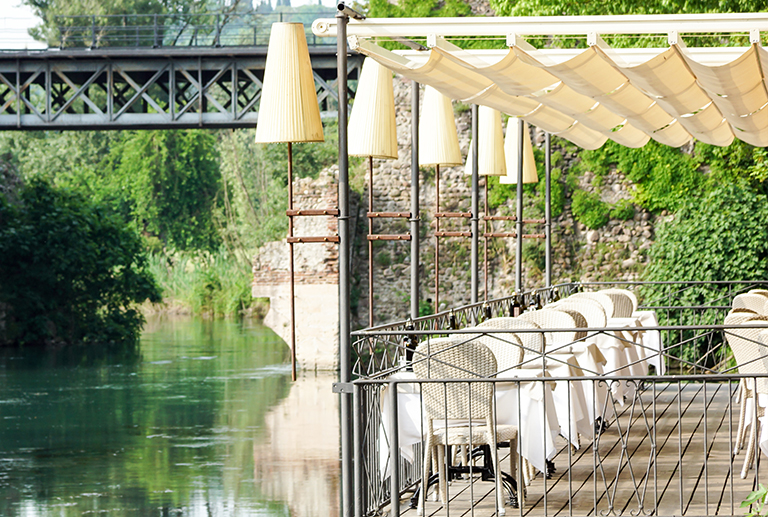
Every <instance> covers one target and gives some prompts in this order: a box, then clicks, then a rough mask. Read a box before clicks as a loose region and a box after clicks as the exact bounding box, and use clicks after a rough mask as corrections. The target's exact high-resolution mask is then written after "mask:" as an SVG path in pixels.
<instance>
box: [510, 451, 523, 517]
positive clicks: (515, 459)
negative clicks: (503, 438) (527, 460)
mask: <svg viewBox="0 0 768 517" xmlns="http://www.w3.org/2000/svg"><path fill="white" fill-rule="evenodd" d="M519 462H520V458H519V456H518V455H517V438H515V439H514V440H510V441H509V475H510V476H512V477H513V478H515V480H516V481H517V504H518V505H519V506H520V508H523V506H522V505H523V500H524V499H525V495H524V494H525V482H524V481H523V476H521V475H518V471H517V464H518V463H519Z"/></svg>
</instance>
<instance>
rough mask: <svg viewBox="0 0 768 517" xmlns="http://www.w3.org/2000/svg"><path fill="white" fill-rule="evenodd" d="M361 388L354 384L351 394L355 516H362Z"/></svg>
mask: <svg viewBox="0 0 768 517" xmlns="http://www.w3.org/2000/svg"><path fill="white" fill-rule="evenodd" d="M361 391H362V389H361V387H360V385H355V387H354V394H353V395H352V401H353V406H352V419H353V422H354V426H353V428H354V429H353V435H354V441H353V443H354V445H355V466H354V472H355V480H354V486H355V492H354V501H355V514H354V515H355V517H363V433H362V429H363V415H362V407H363V404H362V398H363V394H362V393H361Z"/></svg>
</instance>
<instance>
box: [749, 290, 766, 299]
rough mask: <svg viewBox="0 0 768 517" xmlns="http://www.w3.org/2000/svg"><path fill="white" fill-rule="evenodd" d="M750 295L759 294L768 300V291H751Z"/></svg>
mask: <svg viewBox="0 0 768 517" xmlns="http://www.w3.org/2000/svg"><path fill="white" fill-rule="evenodd" d="M749 294H759V295H760V296H765V297H766V298H768V289H750V290H749Z"/></svg>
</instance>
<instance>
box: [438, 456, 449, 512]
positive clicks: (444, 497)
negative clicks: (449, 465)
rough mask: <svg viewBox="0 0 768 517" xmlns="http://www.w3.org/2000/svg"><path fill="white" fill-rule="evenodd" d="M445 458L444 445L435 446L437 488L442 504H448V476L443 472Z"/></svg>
mask: <svg viewBox="0 0 768 517" xmlns="http://www.w3.org/2000/svg"><path fill="white" fill-rule="evenodd" d="M445 456H446V446H445V445H438V446H437V463H438V466H437V473H438V479H439V481H438V483H437V486H438V488H439V490H440V502H441V503H443V504H448V476H447V473H446V471H445Z"/></svg>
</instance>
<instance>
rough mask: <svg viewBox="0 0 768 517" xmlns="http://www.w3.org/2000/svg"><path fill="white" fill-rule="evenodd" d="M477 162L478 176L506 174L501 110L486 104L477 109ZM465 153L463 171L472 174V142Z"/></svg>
mask: <svg viewBox="0 0 768 517" xmlns="http://www.w3.org/2000/svg"><path fill="white" fill-rule="evenodd" d="M478 126H479V127H478V142H477V154H478V155H479V156H480V159H479V161H478V162H477V169H478V174H479V175H480V176H504V175H506V174H507V162H506V160H505V159H504V131H503V127H502V124H501V112H500V111H498V110H495V109H493V108H489V107H487V106H480V107H479V109H478ZM469 148H470V152H469V153H468V154H467V166H466V168H465V169H464V173H465V174H467V175H470V174H472V163H473V161H474V159H475V157H474V156H473V155H472V151H471V149H472V144H471V143H470V146H469Z"/></svg>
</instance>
